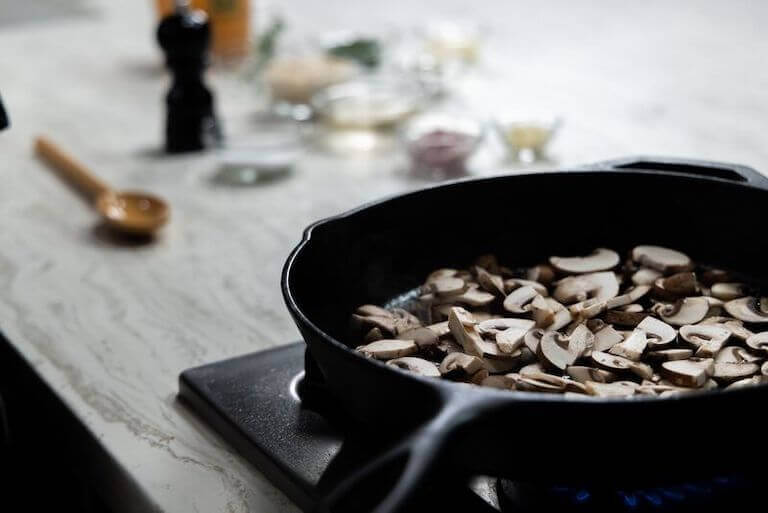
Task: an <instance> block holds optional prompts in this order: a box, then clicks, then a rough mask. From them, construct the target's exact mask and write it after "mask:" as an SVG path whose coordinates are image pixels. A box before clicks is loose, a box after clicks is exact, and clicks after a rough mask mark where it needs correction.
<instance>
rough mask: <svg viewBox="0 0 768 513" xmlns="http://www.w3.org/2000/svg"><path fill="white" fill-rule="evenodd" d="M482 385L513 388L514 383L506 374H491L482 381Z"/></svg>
mask: <svg viewBox="0 0 768 513" xmlns="http://www.w3.org/2000/svg"><path fill="white" fill-rule="evenodd" d="M480 385H481V386H484V387H490V388H500V389H502V390H505V389H509V388H512V384H511V383H510V381H509V380H508V379H507V378H506V376H499V375H490V376H488V377H487V378H485V379H483V380H482V381H481V382H480Z"/></svg>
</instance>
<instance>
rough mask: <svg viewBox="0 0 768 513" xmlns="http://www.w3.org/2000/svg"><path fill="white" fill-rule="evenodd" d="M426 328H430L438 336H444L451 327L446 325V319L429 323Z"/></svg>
mask: <svg viewBox="0 0 768 513" xmlns="http://www.w3.org/2000/svg"><path fill="white" fill-rule="evenodd" d="M427 329H430V330H432V331H433V332H434V333H435V335H437V336H438V337H444V336H446V335H447V334H449V333H450V332H451V329H450V328H449V327H448V321H443V322H438V323H435V324H430V325H429V326H427Z"/></svg>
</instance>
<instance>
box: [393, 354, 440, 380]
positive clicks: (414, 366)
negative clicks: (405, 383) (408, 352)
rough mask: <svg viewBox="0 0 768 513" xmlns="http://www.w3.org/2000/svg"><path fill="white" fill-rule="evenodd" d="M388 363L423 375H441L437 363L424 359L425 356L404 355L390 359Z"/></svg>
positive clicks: (432, 376) (433, 376)
mask: <svg viewBox="0 0 768 513" xmlns="http://www.w3.org/2000/svg"><path fill="white" fill-rule="evenodd" d="M387 365H391V366H393V367H397V368H398V369H403V370H407V371H410V372H413V373H414V374H419V375H421V376H427V377H430V378H439V377H440V369H438V368H437V365H435V364H434V363H432V362H430V361H427V360H424V359H423V358H416V357H413V356H404V357H402V358H395V359H394V360H389V361H388V362H387Z"/></svg>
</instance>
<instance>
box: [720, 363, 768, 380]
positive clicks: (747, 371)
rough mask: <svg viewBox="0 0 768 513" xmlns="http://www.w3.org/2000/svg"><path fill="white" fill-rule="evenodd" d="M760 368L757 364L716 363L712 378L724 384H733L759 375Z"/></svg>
mask: <svg viewBox="0 0 768 513" xmlns="http://www.w3.org/2000/svg"><path fill="white" fill-rule="evenodd" d="M759 371H760V367H759V366H758V365H757V364H756V363H716V364H715V372H714V374H712V377H713V378H714V379H715V380H717V381H722V382H724V383H733V382H734V381H738V380H740V379H744V378H748V377H750V376H752V375H753V374H757V373H758V372H759Z"/></svg>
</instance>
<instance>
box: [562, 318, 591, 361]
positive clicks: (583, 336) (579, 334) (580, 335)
mask: <svg viewBox="0 0 768 513" xmlns="http://www.w3.org/2000/svg"><path fill="white" fill-rule="evenodd" d="M568 344H569V346H570V345H573V347H574V348H576V347H584V350H583V351H582V352H581V353H580V355H579V356H582V355H586V354H589V353H590V352H592V348H593V347H594V346H595V335H594V333H592V332H591V331H589V328H587V326H586V325H584V324H579V325H578V326H576V328H574V330H573V332H572V333H571V334H570V335H569V336H568Z"/></svg>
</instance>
